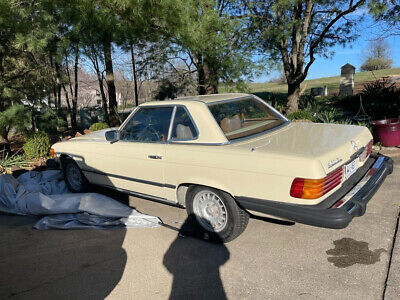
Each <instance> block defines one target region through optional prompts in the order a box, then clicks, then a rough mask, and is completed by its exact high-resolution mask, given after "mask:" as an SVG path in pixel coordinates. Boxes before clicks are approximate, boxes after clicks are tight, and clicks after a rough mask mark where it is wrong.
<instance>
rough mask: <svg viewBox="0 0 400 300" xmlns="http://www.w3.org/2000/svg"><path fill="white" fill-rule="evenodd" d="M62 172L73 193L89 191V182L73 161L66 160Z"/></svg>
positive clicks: (63, 162)
mask: <svg viewBox="0 0 400 300" xmlns="http://www.w3.org/2000/svg"><path fill="white" fill-rule="evenodd" d="M62 170H63V174H64V180H65V183H66V184H67V187H68V189H69V190H70V191H71V192H72V193H84V192H86V191H87V190H88V187H89V182H88V180H87V179H86V177H85V175H83V173H82V170H81V169H80V168H79V166H78V165H77V164H76V162H75V161H74V160H73V159H71V158H64V159H63V160H62Z"/></svg>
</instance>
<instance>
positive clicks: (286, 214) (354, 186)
mask: <svg viewBox="0 0 400 300" xmlns="http://www.w3.org/2000/svg"><path fill="white" fill-rule="evenodd" d="M392 171H393V160H392V159H391V158H389V157H386V156H378V155H371V157H370V158H369V160H368V162H366V163H365V164H364V168H360V170H358V172H357V173H356V174H353V175H352V177H350V178H349V179H348V180H347V181H345V183H347V184H345V183H344V184H343V185H342V187H341V188H340V189H339V190H338V191H336V192H335V193H333V194H332V195H331V196H330V197H328V198H327V199H325V200H324V201H322V202H321V203H319V204H317V205H296V204H290V203H282V202H276V201H269V200H262V199H254V198H248V197H235V198H236V200H237V202H238V204H239V205H240V206H241V207H243V208H244V209H246V210H252V211H257V212H261V213H265V214H269V215H272V216H277V217H281V218H286V219H289V220H292V221H295V222H298V223H303V224H308V225H312V226H318V227H324V228H334V229H341V228H345V227H346V226H347V225H348V224H349V223H350V222H351V220H352V219H353V217H358V216H362V215H364V213H365V211H366V207H367V203H368V201H369V200H370V199H371V198H372V196H373V195H374V194H375V192H376V191H377V190H378V189H379V187H380V186H381V184H382V183H383V181H384V180H385V178H386V176H387V175H389V174H391V173H392ZM340 200H346V202H345V204H344V205H343V206H341V207H339V208H331V207H332V206H334V205H335V204H336V203H337V202H338V201H340Z"/></svg>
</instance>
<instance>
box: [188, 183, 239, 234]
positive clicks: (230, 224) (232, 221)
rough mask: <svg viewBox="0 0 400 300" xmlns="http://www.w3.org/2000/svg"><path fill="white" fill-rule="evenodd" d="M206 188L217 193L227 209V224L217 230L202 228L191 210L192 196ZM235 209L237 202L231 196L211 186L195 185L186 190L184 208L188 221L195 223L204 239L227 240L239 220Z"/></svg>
mask: <svg viewBox="0 0 400 300" xmlns="http://www.w3.org/2000/svg"><path fill="white" fill-rule="evenodd" d="M206 190H207V191H210V192H213V193H215V194H216V195H218V197H220V199H221V200H222V202H223V203H224V205H225V207H226V211H227V215H228V219H227V224H226V225H225V228H224V229H222V230H221V231H219V232H215V231H209V230H207V229H206V228H204V227H203V226H202V225H201V224H200V223H199V222H198V221H197V218H196V215H195V213H194V210H193V199H194V197H195V196H196V195H197V193H199V192H200V191H206ZM237 209H238V207H237V204H236V203H235V201H234V200H233V198H232V197H231V196H229V195H227V194H226V193H224V192H222V191H219V190H216V189H213V188H209V187H205V186H204V187H203V186H195V187H191V188H189V190H188V192H187V196H186V210H187V213H188V218H189V221H190V222H191V223H192V224H195V225H196V227H197V229H198V230H199V233H200V235H201V236H203V237H205V239H209V240H212V241H217V242H218V241H221V242H224V241H226V240H228V239H229V237H230V236H231V235H232V233H233V232H234V229H235V225H236V224H237V222H239V220H238V214H237Z"/></svg>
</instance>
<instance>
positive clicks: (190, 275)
mask: <svg viewBox="0 0 400 300" xmlns="http://www.w3.org/2000/svg"><path fill="white" fill-rule="evenodd" d="M189 220H190V217H189V218H187V219H186V221H185V223H184V224H183V225H182V227H181V228H180V230H179V234H178V236H177V237H176V239H175V240H174V242H173V243H172V244H171V246H170V247H169V249H168V250H167V252H166V253H165V255H164V260H163V264H164V266H165V267H166V268H167V270H168V271H169V272H170V273H171V274H172V275H173V277H174V278H173V283H172V288H171V293H170V296H169V299H227V297H226V294H225V290H224V287H223V284H222V280H221V276H220V271H219V268H220V266H222V265H223V264H225V263H226V262H227V261H228V260H229V257H230V254H229V251H228V249H227V248H226V247H225V245H224V244H223V243H222V241H221V240H220V239H218V238H217V237H215V236H213V237H212V238H210V237H209V236H207V235H204V232H199V230H198V228H197V227H195V226H194V225H192V224H191V222H190V221H189ZM204 239H208V240H209V241H208V242H207V241H205V240H204Z"/></svg>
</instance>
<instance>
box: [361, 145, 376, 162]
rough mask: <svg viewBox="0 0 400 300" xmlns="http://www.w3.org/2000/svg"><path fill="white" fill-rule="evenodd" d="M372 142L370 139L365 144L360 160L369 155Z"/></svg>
mask: <svg viewBox="0 0 400 300" xmlns="http://www.w3.org/2000/svg"><path fill="white" fill-rule="evenodd" d="M372 143H373V142H372V140H370V141H369V143H368V145H367V146H365V149H364V151H363V152H362V153H361V155H360V161H364V160H366V159H367V158H368V157H369V155H370V154H371V150H372Z"/></svg>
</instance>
